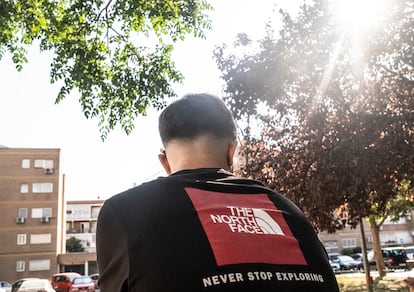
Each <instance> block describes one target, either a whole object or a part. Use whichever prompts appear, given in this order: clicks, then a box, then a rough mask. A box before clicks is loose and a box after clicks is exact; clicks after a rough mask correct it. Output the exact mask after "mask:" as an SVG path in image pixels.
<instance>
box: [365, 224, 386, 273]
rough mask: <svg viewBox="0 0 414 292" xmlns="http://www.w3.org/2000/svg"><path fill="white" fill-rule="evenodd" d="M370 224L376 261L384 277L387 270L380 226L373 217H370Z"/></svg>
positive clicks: (379, 271)
mask: <svg viewBox="0 0 414 292" xmlns="http://www.w3.org/2000/svg"><path fill="white" fill-rule="evenodd" d="M369 225H370V228H371V234H372V239H373V246H374V258H375V262H376V265H377V270H378V273H379V276H380V277H384V276H385V275H386V272H385V264H384V258H383V256H382V252H381V241H380V237H379V226H378V225H377V222H376V221H375V218H372V217H370V218H369Z"/></svg>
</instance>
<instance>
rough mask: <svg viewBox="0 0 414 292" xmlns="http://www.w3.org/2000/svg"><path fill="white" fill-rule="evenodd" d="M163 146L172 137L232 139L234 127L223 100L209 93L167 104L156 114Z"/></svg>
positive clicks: (193, 95)
mask: <svg viewBox="0 0 414 292" xmlns="http://www.w3.org/2000/svg"><path fill="white" fill-rule="evenodd" d="M158 121H159V125H158V127H159V132H160V136H161V140H162V143H163V144H164V146H165V145H166V144H167V143H168V142H169V141H171V140H173V139H195V138H197V137H199V136H201V135H211V136H214V137H217V138H219V139H229V140H231V139H235V138H236V126H235V123H234V120H233V117H232V114H231V112H230V111H229V110H228V108H227V107H226V105H225V104H224V102H223V101H222V100H221V99H220V98H218V97H216V96H213V95H209V94H189V95H186V96H184V97H183V98H181V99H179V100H177V101H175V102H173V103H171V104H170V105H169V106H168V107H167V108H165V109H164V111H163V112H162V113H161V115H160V117H159V120H158Z"/></svg>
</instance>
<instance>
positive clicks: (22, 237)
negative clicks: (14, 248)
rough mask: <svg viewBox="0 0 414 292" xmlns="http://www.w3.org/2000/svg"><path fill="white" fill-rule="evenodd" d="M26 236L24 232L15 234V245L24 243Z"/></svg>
mask: <svg viewBox="0 0 414 292" xmlns="http://www.w3.org/2000/svg"><path fill="white" fill-rule="evenodd" d="M26 238H27V236H26V234H17V245H25V244H26Z"/></svg>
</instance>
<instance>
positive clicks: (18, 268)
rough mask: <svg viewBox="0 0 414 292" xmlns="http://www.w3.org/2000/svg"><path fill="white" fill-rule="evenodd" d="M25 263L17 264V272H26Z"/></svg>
mask: <svg viewBox="0 0 414 292" xmlns="http://www.w3.org/2000/svg"><path fill="white" fill-rule="evenodd" d="M24 264H25V263H24V261H17V262H16V272H24Z"/></svg>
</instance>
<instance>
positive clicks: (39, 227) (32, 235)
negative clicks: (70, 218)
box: [0, 147, 64, 282]
mask: <svg viewBox="0 0 414 292" xmlns="http://www.w3.org/2000/svg"><path fill="white" fill-rule="evenodd" d="M59 166H60V149H28V148H7V147H0V218H1V220H0V238H1V244H0V278H1V279H2V280H7V281H10V282H13V281H15V280H17V279H20V278H26V277H40V278H49V277H50V276H51V274H53V273H55V272H56V271H57V269H58V264H57V255H58V254H60V253H61V252H62V247H64V243H63V242H62V238H63V237H62V233H61V232H62V230H63V228H62V227H63V223H64V222H63V221H62V216H60V214H61V213H62V210H63V207H64V205H63V204H64V201H63V197H62V196H63V195H62V191H61V190H60V185H61V184H60V175H59Z"/></svg>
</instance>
